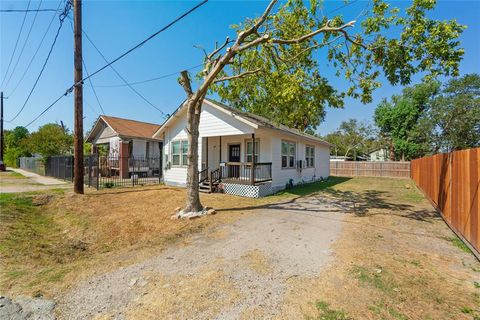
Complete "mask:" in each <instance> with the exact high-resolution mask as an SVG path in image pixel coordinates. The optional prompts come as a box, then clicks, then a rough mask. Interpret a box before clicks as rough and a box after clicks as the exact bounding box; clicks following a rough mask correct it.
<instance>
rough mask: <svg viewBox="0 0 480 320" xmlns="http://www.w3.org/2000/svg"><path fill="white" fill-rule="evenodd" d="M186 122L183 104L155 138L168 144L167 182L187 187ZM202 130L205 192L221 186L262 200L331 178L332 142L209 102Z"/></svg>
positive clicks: (201, 145)
mask: <svg viewBox="0 0 480 320" xmlns="http://www.w3.org/2000/svg"><path fill="white" fill-rule="evenodd" d="M186 124H187V115H186V108H185V106H184V105H182V106H181V107H179V108H178V109H177V110H176V111H175V113H174V114H173V115H172V116H171V117H170V118H169V119H168V120H167V121H166V122H165V123H164V125H163V126H162V127H161V128H160V129H159V130H158V131H157V132H156V133H155V135H154V137H155V138H157V139H158V140H163V141H164V171H163V174H164V176H163V179H164V182H165V183H166V184H168V185H179V186H184V185H185V184H186V178H187V150H188V141H187V133H186V132H185V127H186ZM199 131H200V137H199V150H200V152H199V161H198V162H199V163H198V167H199V169H200V170H201V172H200V176H199V178H200V182H201V183H202V185H201V187H202V188H201V189H202V190H204V191H208V192H211V191H214V189H216V188H220V189H223V191H224V192H225V193H231V194H237V195H242V196H250V197H259V196H264V195H268V194H271V193H273V192H275V191H278V190H281V189H284V188H285V187H286V186H287V185H292V184H298V183H303V182H311V181H315V180H320V179H322V178H326V177H328V176H329V170H330V161H329V157H330V156H329V154H330V144H329V143H327V142H325V141H323V140H321V139H319V138H317V137H315V136H312V135H309V134H305V133H303V132H300V131H298V130H295V129H291V128H288V127H286V126H283V125H274V124H272V123H271V122H270V121H269V120H267V119H265V118H263V117H260V116H257V115H253V114H250V113H245V112H241V111H239V110H237V109H234V108H230V107H227V106H225V105H223V104H220V103H218V102H215V101H212V100H209V99H205V100H204V103H203V105H202V111H201V115H200V128H199ZM252 167H253V168H254V169H253V170H252Z"/></svg>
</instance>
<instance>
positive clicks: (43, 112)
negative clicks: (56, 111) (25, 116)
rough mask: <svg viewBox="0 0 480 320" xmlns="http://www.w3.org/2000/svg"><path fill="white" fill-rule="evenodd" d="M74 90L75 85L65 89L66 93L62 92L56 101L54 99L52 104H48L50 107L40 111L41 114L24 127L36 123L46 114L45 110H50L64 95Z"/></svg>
mask: <svg viewBox="0 0 480 320" xmlns="http://www.w3.org/2000/svg"><path fill="white" fill-rule="evenodd" d="M72 90H73V87H71V89H69V90H67V91H65V93H64V94H62V95H61V96H60V97H58V98H57V99H55V101H53V102H52V103H51V104H49V105H48V107H46V108H45V109H44V110H43V111H42V112H40V114H39V115H37V116H36V117H35V118H34V119H33V120H32V121H30V122H29V123H27V125H25V126H24V127H25V128H28V126H30V125H31V124H32V123H34V122H35V121H37V120H38V119H39V118H40V117H41V116H43V115H44V114H45V112H47V111H48V110H50V108H51V107H53V106H54V105H56V104H57V102H58V101H60V100H61V99H62V98H63V97H65V96H67V95H68V94H69V93H71V92H72Z"/></svg>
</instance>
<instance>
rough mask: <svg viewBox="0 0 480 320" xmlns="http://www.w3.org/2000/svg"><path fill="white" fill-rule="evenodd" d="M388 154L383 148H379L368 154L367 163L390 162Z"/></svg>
mask: <svg viewBox="0 0 480 320" xmlns="http://www.w3.org/2000/svg"><path fill="white" fill-rule="evenodd" d="M389 156H390V153H389V151H388V150H387V149H385V148H380V149H376V150H373V151H371V152H370V153H369V154H368V159H369V161H389V160H390V157H389Z"/></svg>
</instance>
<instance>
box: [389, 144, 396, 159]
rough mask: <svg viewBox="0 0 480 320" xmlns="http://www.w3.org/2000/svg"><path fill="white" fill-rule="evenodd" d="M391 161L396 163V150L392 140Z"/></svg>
mask: <svg viewBox="0 0 480 320" xmlns="http://www.w3.org/2000/svg"><path fill="white" fill-rule="evenodd" d="M390 161H395V148H394V147H393V140H390Z"/></svg>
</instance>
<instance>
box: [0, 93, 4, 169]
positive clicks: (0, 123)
mask: <svg viewBox="0 0 480 320" xmlns="http://www.w3.org/2000/svg"><path fill="white" fill-rule="evenodd" d="M3 150H4V142H3V91H2V92H0V162H2V163H3Z"/></svg>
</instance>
